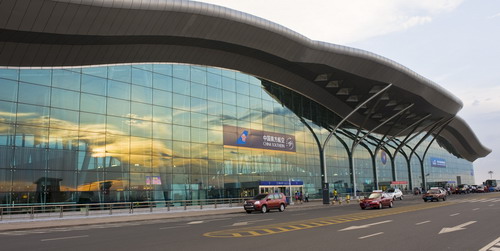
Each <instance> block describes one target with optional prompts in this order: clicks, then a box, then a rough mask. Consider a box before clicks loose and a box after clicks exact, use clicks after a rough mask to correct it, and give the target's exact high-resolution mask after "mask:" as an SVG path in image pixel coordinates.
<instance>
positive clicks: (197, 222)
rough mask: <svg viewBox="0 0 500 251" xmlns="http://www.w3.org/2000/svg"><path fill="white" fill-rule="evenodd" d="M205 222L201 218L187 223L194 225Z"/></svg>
mask: <svg viewBox="0 0 500 251" xmlns="http://www.w3.org/2000/svg"><path fill="white" fill-rule="evenodd" d="M201 223H203V221H202V220H199V221H191V222H188V223H187V224H190V225H193V224H201Z"/></svg>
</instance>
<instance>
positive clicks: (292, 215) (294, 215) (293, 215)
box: [292, 213, 306, 216]
mask: <svg viewBox="0 0 500 251" xmlns="http://www.w3.org/2000/svg"><path fill="white" fill-rule="evenodd" d="M304 214H306V213H302V214H292V216H296V215H304Z"/></svg>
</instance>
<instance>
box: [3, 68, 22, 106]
mask: <svg viewBox="0 0 500 251" xmlns="http://www.w3.org/2000/svg"><path fill="white" fill-rule="evenodd" d="M0 72H1V70H0ZM17 88H18V86H17V82H16V81H12V80H6V79H1V78H0V90H2V91H1V92H0V99H1V100H6V101H14V102H15V101H17Z"/></svg>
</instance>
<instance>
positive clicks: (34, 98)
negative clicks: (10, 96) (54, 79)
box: [19, 83, 50, 106]
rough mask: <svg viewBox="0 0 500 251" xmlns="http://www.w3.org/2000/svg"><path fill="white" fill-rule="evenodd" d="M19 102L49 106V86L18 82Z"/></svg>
mask: <svg viewBox="0 0 500 251" xmlns="http://www.w3.org/2000/svg"><path fill="white" fill-rule="evenodd" d="M19 102H21V103H28V104H34V105H43V106H49V105H50V87H46V86H40V85H32V84H25V83H20V84H19Z"/></svg>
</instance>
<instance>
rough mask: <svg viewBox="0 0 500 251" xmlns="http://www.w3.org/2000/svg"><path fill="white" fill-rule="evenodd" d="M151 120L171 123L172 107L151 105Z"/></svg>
mask: <svg viewBox="0 0 500 251" xmlns="http://www.w3.org/2000/svg"><path fill="white" fill-rule="evenodd" d="M153 121H158V122H164V123H172V108H167V107H161V106H153Z"/></svg>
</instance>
